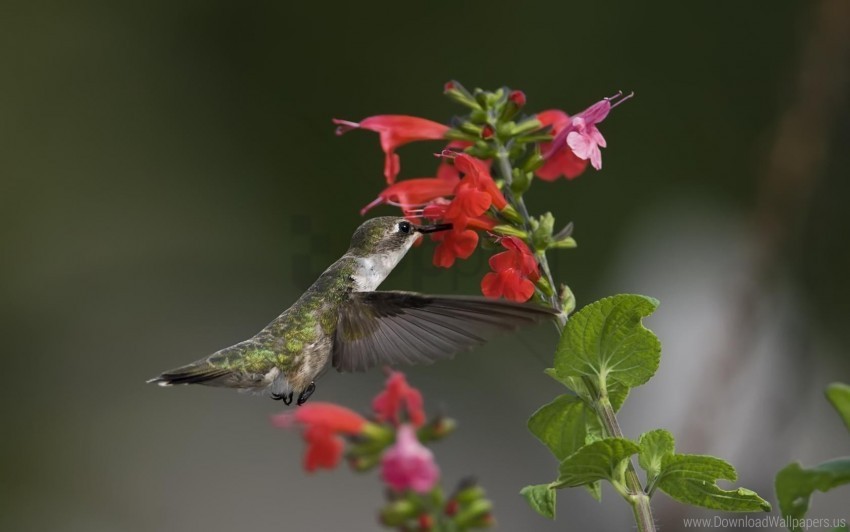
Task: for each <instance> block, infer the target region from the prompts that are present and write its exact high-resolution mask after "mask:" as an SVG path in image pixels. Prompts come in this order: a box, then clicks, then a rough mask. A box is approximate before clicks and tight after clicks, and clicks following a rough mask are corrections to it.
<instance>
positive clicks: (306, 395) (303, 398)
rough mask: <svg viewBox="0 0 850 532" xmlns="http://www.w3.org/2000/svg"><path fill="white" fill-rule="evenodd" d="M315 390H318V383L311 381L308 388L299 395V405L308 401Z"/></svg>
mask: <svg viewBox="0 0 850 532" xmlns="http://www.w3.org/2000/svg"><path fill="white" fill-rule="evenodd" d="M315 391H316V383H315V382H311V383H310V385H309V386H307V389H306V390H304V391H303V392H301V395H299V396H298V406H301V405H303V404H304V403H306V402H307V399H309V398H310V396H311V395H313V392H315Z"/></svg>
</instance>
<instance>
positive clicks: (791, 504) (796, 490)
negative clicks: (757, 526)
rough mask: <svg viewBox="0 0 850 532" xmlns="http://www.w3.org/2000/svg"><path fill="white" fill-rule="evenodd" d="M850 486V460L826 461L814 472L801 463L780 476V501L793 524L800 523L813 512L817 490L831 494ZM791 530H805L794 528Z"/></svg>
mask: <svg viewBox="0 0 850 532" xmlns="http://www.w3.org/2000/svg"><path fill="white" fill-rule="evenodd" d="M848 483H850V458H838V459H836V460H830V461H829V462H824V463H822V464H819V465H817V466H815V467H813V468H811V469H803V468H802V467H801V466H800V464H798V463H796V462H795V463H793V464H788V465H787V466H785V467H784V468H783V469H782V470H781V471H779V473H777V475H776V498H777V500H778V501H779V510H780V511H781V512H782V516H783V517H785V518H786V519H789V522H793V521H794V520H800V519H802V518H803V517H805V516H806V512H808V511H809V504H810V502H811V498H812V493H814V492H815V490H818V491H823V492H826V491H829V490H831V489H832V488H835V487H838V486H841V485H842V484H848ZM790 530H793V531H795V532H796V531H797V530H801V529H800V528H799V527H796V526H795V527H791V528H790Z"/></svg>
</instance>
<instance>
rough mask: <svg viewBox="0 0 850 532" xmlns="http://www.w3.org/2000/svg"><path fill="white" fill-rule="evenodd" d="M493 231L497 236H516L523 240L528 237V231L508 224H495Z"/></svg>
mask: <svg viewBox="0 0 850 532" xmlns="http://www.w3.org/2000/svg"><path fill="white" fill-rule="evenodd" d="M493 232H494V233H496V234H497V235H499V236H516V237H519V238H522V239H523V240H525V239H526V238H528V233H526V232H525V231H523V230H522V229H518V228H516V227H514V226H512V225H508V224H502V225H497V226H496V227H494V228H493Z"/></svg>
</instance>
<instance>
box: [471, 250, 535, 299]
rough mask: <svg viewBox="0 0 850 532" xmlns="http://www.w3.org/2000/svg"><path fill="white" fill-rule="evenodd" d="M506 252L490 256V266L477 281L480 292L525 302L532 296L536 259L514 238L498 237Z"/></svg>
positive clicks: (488, 295)
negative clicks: (485, 273)
mask: <svg viewBox="0 0 850 532" xmlns="http://www.w3.org/2000/svg"><path fill="white" fill-rule="evenodd" d="M500 242H501V244H502V247H504V248H505V249H506V250H507V251H503V252H501V253H497V254H496V255H493V256H492V257H490V267H491V268H492V269H493V271H492V272H491V273H488V274H487V275H485V276H484V278H483V279H482V280H481V292H482V293H483V294H484V295H485V296H487V297H492V298H498V297H505V298H506V299H510V300H511V301H518V302H525V301H528V300H529V299H531V296H533V295H534V283H533V282H532V281H536V280H537V279H539V278H540V271H539V270H538V268H537V261H536V260H535V258H534V255H533V254H532V253H531V250H530V249H529V248H528V246H527V245H526V244H525V242H523V241H522V240H520V239H519V238H517V237H513V236H508V237H504V238H502V239H501V240H500Z"/></svg>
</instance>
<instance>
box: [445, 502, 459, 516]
mask: <svg viewBox="0 0 850 532" xmlns="http://www.w3.org/2000/svg"><path fill="white" fill-rule="evenodd" d="M457 511H458V503H457V501H456V500H455V499H451V500H450V501H449V502H447V503H446V506H445V508H443V513H444V514H446V515H448V516H449V517H451V516H453V515H455V514H456V513H457Z"/></svg>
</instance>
